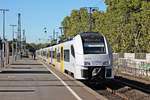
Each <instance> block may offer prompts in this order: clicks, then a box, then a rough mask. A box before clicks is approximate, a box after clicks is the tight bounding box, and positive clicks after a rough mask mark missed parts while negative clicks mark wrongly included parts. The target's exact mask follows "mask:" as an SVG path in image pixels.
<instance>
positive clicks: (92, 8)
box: [83, 7, 98, 32]
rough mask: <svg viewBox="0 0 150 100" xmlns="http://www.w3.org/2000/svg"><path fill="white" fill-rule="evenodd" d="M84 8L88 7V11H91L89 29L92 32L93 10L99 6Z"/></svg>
mask: <svg viewBox="0 0 150 100" xmlns="http://www.w3.org/2000/svg"><path fill="white" fill-rule="evenodd" d="M83 8H85V9H87V10H88V12H89V31H90V32H91V31H92V28H93V23H92V12H93V11H95V10H98V7H83Z"/></svg>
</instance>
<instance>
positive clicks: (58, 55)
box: [57, 53, 60, 62]
mask: <svg viewBox="0 0 150 100" xmlns="http://www.w3.org/2000/svg"><path fill="white" fill-rule="evenodd" d="M57 61H58V62H60V53H57Z"/></svg>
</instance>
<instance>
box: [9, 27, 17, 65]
mask: <svg viewBox="0 0 150 100" xmlns="http://www.w3.org/2000/svg"><path fill="white" fill-rule="evenodd" d="M9 26H11V27H12V63H13V62H14V53H15V49H14V40H15V38H14V28H15V27H16V26H17V25H13V24H11V25H9Z"/></svg>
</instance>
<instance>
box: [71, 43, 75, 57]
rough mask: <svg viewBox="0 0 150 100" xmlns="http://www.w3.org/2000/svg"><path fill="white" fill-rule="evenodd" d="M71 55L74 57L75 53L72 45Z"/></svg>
mask: <svg viewBox="0 0 150 100" xmlns="http://www.w3.org/2000/svg"><path fill="white" fill-rule="evenodd" d="M71 54H72V56H73V57H75V52H74V47H73V45H71Z"/></svg>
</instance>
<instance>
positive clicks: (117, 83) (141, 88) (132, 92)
mask: <svg viewBox="0 0 150 100" xmlns="http://www.w3.org/2000/svg"><path fill="white" fill-rule="evenodd" d="M85 84H86V85H87V86H89V87H90V88H92V89H93V90H95V91H96V92H97V93H99V94H101V95H103V96H105V97H106V98H108V99H109V100H150V89H149V88H150V86H149V85H147V86H146V84H145V85H143V84H141V83H137V82H135V81H134V82H133V81H130V80H128V79H122V78H121V77H115V79H113V80H107V81H106V80H103V81H99V82H89V83H85Z"/></svg>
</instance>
